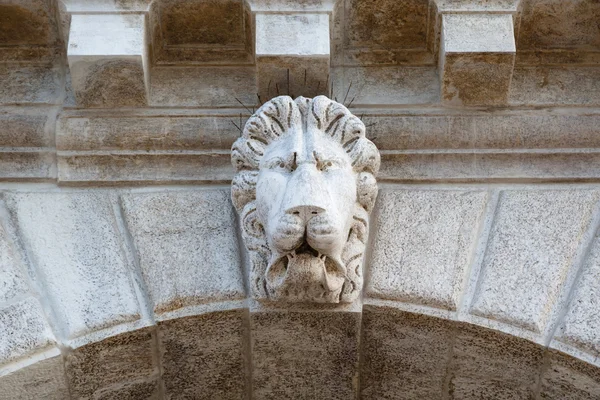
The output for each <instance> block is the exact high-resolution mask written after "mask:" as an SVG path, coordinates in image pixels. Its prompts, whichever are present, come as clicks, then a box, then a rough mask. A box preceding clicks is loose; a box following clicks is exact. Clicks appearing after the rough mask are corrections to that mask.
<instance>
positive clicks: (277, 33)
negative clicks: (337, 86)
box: [256, 13, 330, 101]
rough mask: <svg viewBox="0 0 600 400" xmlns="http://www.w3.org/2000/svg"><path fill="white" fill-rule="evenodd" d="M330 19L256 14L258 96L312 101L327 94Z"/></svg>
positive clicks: (323, 16)
mask: <svg viewBox="0 0 600 400" xmlns="http://www.w3.org/2000/svg"><path fill="white" fill-rule="evenodd" d="M329 47H330V43H329V15H328V14H326V13H298V14H277V13H257V14H256V65H257V74H258V93H259V95H260V97H261V99H264V100H263V101H266V100H268V99H270V98H272V97H275V96H277V95H278V94H281V95H283V94H287V95H290V96H292V97H297V96H305V97H314V96H316V95H319V94H326V93H328V85H329V82H330V79H329V66H330V57H329Z"/></svg>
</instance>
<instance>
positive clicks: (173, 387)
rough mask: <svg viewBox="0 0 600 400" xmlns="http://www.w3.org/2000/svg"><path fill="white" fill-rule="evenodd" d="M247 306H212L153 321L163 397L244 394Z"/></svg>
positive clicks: (206, 397) (207, 397)
mask: <svg viewBox="0 0 600 400" xmlns="http://www.w3.org/2000/svg"><path fill="white" fill-rule="evenodd" d="M247 312H248V311H247V310H246V311H244V310H231V311H222V312H213V313H208V314H204V315H199V316H193V317H186V318H180V319H174V320H169V321H163V322H160V323H159V332H160V342H161V344H162V371H163V381H164V385H165V398H166V399H172V400H174V399H207V400H208V399H245V398H247V397H248V395H249V388H248V387H247V384H248V382H247V377H246V370H247V366H246V361H245V360H246V357H247V355H246V354H245V351H246V350H247V348H248V347H247V343H246V340H247V335H248V332H247V326H246V324H247V315H246V313H247Z"/></svg>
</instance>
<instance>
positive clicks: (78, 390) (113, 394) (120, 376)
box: [65, 327, 158, 400]
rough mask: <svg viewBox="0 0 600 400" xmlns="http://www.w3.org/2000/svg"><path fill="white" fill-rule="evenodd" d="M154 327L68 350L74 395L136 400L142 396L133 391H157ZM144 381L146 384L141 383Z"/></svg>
mask: <svg viewBox="0 0 600 400" xmlns="http://www.w3.org/2000/svg"><path fill="white" fill-rule="evenodd" d="M154 329H155V328H152V327H150V328H144V329H140V330H137V331H133V332H127V333H123V334H121V335H118V336H114V337H111V338H108V339H104V340H102V341H100V342H96V343H91V344H87V345H85V346H83V347H79V348H77V349H75V350H72V351H70V352H68V353H67V354H66V356H65V358H66V372H67V380H68V382H69V388H70V392H71V396H72V397H73V398H76V399H81V400H87V399H90V400H91V399H136V398H140V397H135V396H134V395H132V393H145V394H149V393H154V388H155V387H156V383H155V382H154V380H153V378H152V377H153V376H154V378H155V377H156V375H157V374H158V367H157V365H156V362H155V360H154V358H153V352H154V350H153V343H154V342H155V340H156V339H155V338H154V335H155V333H154ZM142 381H143V382H146V384H145V385H144V384H140V383H141V382H142ZM132 384H133V385H135V387H132V386H131V385H132ZM127 392H128V393H129V395H126V393H127ZM143 398H146V397H143ZM148 398H157V396H154V397H152V395H150V396H149V397H148Z"/></svg>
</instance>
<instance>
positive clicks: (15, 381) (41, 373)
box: [0, 356, 70, 400]
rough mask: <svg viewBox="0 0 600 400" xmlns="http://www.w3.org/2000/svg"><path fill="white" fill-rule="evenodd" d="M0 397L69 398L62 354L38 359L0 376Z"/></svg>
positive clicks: (17, 399)
mask: <svg viewBox="0 0 600 400" xmlns="http://www.w3.org/2000/svg"><path fill="white" fill-rule="evenodd" d="M0 398H1V399H10V400H37V399H44V400H64V399H68V398H70V396H69V388H68V386H67V381H66V379H65V369H64V360H63V357H62V356H56V357H52V358H49V359H46V360H42V361H38V362H36V363H34V364H32V365H29V366H27V367H24V368H22V369H20V370H17V371H15V372H13V373H11V374H8V375H6V376H2V377H0Z"/></svg>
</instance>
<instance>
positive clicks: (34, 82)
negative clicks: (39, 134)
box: [0, 63, 63, 104]
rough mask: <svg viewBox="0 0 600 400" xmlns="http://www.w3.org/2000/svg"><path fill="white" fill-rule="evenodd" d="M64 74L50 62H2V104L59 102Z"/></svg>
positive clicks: (0, 83) (0, 93)
mask: <svg viewBox="0 0 600 400" xmlns="http://www.w3.org/2000/svg"><path fill="white" fill-rule="evenodd" d="M62 75H63V72H62V69H61V68H59V67H57V66H53V65H49V64H15V63H6V64H2V63H0V104H27V103H41V104H54V103H58V102H59V99H60V96H61V94H62Z"/></svg>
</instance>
